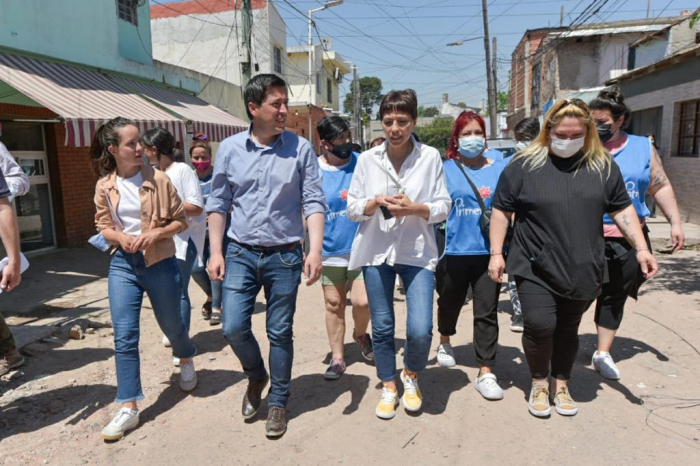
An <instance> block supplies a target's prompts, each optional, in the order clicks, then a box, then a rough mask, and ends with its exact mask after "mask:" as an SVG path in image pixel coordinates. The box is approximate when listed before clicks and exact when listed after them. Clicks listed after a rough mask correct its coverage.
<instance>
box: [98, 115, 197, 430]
mask: <svg viewBox="0 0 700 466" xmlns="http://www.w3.org/2000/svg"><path fill="white" fill-rule="evenodd" d="M140 139H141V136H140V134H139V130H138V128H136V126H134V124H133V123H132V122H131V121H129V120H127V119H125V118H115V119H113V120H110V121H108V122H107V123H105V124H103V125H102V126H100V127H99V128H98V130H97V132H96V133H95V136H94V138H93V141H92V147H91V148H90V157H91V159H92V162H93V164H94V167H95V169H96V171H97V172H98V173H99V175H100V176H101V178H100V179H99V181H98V182H97V186H96V187H95V206H96V208H97V214H96V215H95V223H96V224H97V230H98V231H99V232H101V233H102V235H103V236H104V238H105V240H107V242H109V243H110V244H111V245H113V257H112V262H111V264H110V267H109V307H110V312H111V315H112V324H113V326H114V346H115V361H116V365H117V398H116V400H115V402H117V403H120V404H121V405H122V408H121V410H120V411H119V413H117V415H116V416H115V417H114V419H112V422H110V423H109V425H107V427H105V428H104V429H103V430H102V438H104V439H105V440H117V439H119V438H121V437H122V436H124V433H125V432H126V431H127V430H130V429H133V428H135V427H136V426H138V424H139V412H138V409H137V402H138V401H140V400H142V399H143V398H144V396H143V391H142V390H141V378H140V371H139V348H138V344H139V316H140V314H141V304H142V301H143V293H144V291H145V292H146V293H148V297H149V299H150V301H151V304H152V306H153V311H154V314H155V317H156V320H157V321H158V325H159V326H160V328H161V330H162V331H163V333H164V334H165V335H166V336H167V337H168V339H169V340H170V343H171V344H172V349H173V355H174V356H175V357H178V358H180V360H181V368H180V388H182V390H184V391H186V392H189V391H191V390H194V388H195V387H196V385H197V376H196V373H195V370H194V362H193V359H192V358H193V357H194V355H195V353H196V349H195V347H194V345H193V344H192V342H191V341H190V338H189V336H188V335H187V330H186V329H185V327H184V325H183V323H182V320H181V319H180V314H179V296H180V293H181V291H180V289H181V288H182V277H181V275H180V270H179V268H178V266H177V261H176V259H175V244H174V243H173V239H172V237H173V236H174V235H175V234H177V233H179V232H181V231H183V230H185V229H186V228H187V221H186V219H185V212H184V210H183V207H182V202H181V201H180V197H179V196H178V194H177V192H176V191H175V188H174V187H173V185H172V184H171V183H170V181H169V179H168V176H167V175H165V174H164V173H162V172H159V171H156V170H154V169H153V168H151V167H150V166H148V165H146V164H144V163H143V156H142V146H141V142H140Z"/></svg>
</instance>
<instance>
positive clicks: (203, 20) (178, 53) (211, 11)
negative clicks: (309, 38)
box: [151, 0, 307, 86]
mask: <svg viewBox="0 0 700 466" xmlns="http://www.w3.org/2000/svg"><path fill="white" fill-rule="evenodd" d="M242 5H243V2H242V1H241V0H234V1H232V2H231V1H222V0H197V1H186V2H173V3H168V4H163V5H153V6H151V34H152V36H153V58H155V59H156V60H159V61H162V62H164V63H169V64H172V65H175V66H181V67H183V68H188V69H191V70H194V71H197V72H199V73H202V74H204V75H207V76H213V77H215V78H218V79H221V80H223V81H227V82H230V83H233V84H235V85H237V86H242V85H244V84H245V82H246V78H245V69H246V68H247V67H249V68H250V72H251V74H252V75H256V74H260V73H276V74H278V75H279V76H280V77H283V76H284V74H285V72H286V71H289V64H288V63H287V62H286V60H285V53H284V52H285V49H286V47H287V26H286V24H285V22H284V20H283V19H282V17H281V16H280V14H279V12H278V11H277V8H275V6H274V4H273V3H272V2H270V1H267V0H252V2H251V7H252V12H251V18H250V19H251V22H250V23H248V22H247V21H246V18H245V15H244V14H243V12H242V10H241V8H242ZM247 33H249V34H250V51H249V48H248V47H247V46H246V44H247V43H248V39H247V38H246V34H247ZM306 68H307V67H306V66H305V67H303V68H302V69H306Z"/></svg>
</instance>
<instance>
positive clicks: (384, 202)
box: [374, 194, 390, 207]
mask: <svg viewBox="0 0 700 466" xmlns="http://www.w3.org/2000/svg"><path fill="white" fill-rule="evenodd" d="M389 197H390V196H385V195H384V194H380V195H378V196H376V197H375V198H374V203H375V204H377V206H379V207H389V201H388V199H389Z"/></svg>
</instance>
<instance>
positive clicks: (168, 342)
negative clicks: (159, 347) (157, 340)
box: [161, 335, 170, 348]
mask: <svg viewBox="0 0 700 466" xmlns="http://www.w3.org/2000/svg"><path fill="white" fill-rule="evenodd" d="M161 342H162V343H163V346H165V347H166V348H170V340H168V337H166V336H165V335H163V339H162V340H161Z"/></svg>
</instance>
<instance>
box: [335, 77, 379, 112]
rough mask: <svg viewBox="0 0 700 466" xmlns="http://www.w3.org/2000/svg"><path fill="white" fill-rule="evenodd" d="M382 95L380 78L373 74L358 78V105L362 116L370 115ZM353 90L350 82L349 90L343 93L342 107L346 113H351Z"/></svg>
mask: <svg viewBox="0 0 700 466" xmlns="http://www.w3.org/2000/svg"><path fill="white" fill-rule="evenodd" d="M383 97H384V95H383V94H382V80H381V79H379V78H375V77H374V76H365V77H364V78H360V101H361V102H360V106H361V107H362V110H363V112H364V115H363V117H364V116H365V115H366V116H368V117H369V116H371V115H372V113H373V110H374V106H375V105H379V103H380V102H381V101H382V98H383ZM353 101H354V92H353V88H352V84H351V85H350V92H348V93H347V94H345V101H344V102H343V109H344V110H345V112H346V113H353V110H354V108H353Z"/></svg>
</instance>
